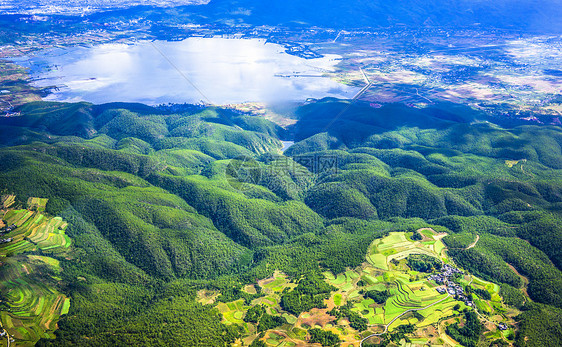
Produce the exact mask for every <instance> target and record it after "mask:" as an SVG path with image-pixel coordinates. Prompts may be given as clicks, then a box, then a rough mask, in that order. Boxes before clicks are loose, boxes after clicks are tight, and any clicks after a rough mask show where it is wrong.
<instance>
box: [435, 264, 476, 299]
mask: <svg viewBox="0 0 562 347" xmlns="http://www.w3.org/2000/svg"><path fill="white" fill-rule="evenodd" d="M462 273H463V272H462V271H461V270H459V269H457V268H456V267H454V266H451V265H449V264H444V265H443V267H442V268H441V272H440V273H437V274H433V275H430V276H429V277H427V279H428V280H429V281H435V283H437V284H441V286H439V287H437V288H435V289H436V290H437V291H438V292H439V293H441V294H445V293H448V294H449V295H451V296H454V297H455V299H457V300H459V301H462V302H464V303H465V304H466V305H467V306H471V307H473V306H474V303H473V302H472V300H470V299H469V298H468V297H467V296H466V295H465V293H464V289H463V288H462V287H461V286H460V285H458V284H457V283H455V282H454V280H453V278H454V277H455V276H457V275H456V274H462Z"/></svg>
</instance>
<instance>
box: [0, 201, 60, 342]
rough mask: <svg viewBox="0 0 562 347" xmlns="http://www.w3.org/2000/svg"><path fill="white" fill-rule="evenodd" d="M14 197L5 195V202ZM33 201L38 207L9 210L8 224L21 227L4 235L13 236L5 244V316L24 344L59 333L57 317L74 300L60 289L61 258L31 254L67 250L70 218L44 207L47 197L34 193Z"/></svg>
mask: <svg viewBox="0 0 562 347" xmlns="http://www.w3.org/2000/svg"><path fill="white" fill-rule="evenodd" d="M3 200H4V198H3ZM11 200H12V199H5V200H4V207H6V201H8V202H10V201H11ZM29 202H30V206H32V208H33V209H34V211H31V210H27V209H19V210H8V211H6V212H5V213H4V215H3V216H2V219H3V220H4V221H6V223H5V224H6V225H16V228H15V230H12V231H10V232H8V233H5V234H3V235H2V236H1V237H2V238H3V239H10V238H11V239H12V241H10V242H5V243H3V244H1V245H0V257H1V262H2V267H1V271H0V292H1V293H2V295H3V297H4V302H3V305H2V307H0V310H1V311H0V320H1V322H2V326H3V327H4V328H5V329H6V330H7V331H8V333H9V334H10V335H11V336H13V338H14V339H15V340H16V344H17V345H18V346H32V345H34V344H35V343H36V342H37V341H38V340H39V339H41V338H54V331H55V330H56V329H57V321H58V320H59V318H60V316H62V315H64V314H67V313H68V311H69V309H70V299H69V298H67V297H66V296H65V295H63V294H62V293H60V292H58V291H57V289H56V287H57V282H58V281H59V280H60V279H59V277H58V274H59V273H60V271H61V268H60V264H59V261H58V260H56V259H54V258H50V257H46V256H40V255H29V254H28V253H29V252H34V251H42V252H43V253H45V252H46V253H56V254H63V253H65V252H67V251H68V250H69V247H70V245H71V240H70V238H69V237H68V236H67V235H66V234H65V229H66V227H67V223H66V222H64V221H63V220H62V219H61V218H59V217H54V218H52V217H49V216H47V215H45V214H43V213H41V212H39V211H41V210H43V209H44V206H45V204H46V203H47V200H46V199H38V198H30V199H29Z"/></svg>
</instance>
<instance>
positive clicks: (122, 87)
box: [17, 37, 359, 105]
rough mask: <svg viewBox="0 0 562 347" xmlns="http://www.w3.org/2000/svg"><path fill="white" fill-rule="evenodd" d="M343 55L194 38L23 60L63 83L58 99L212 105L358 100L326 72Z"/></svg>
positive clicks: (42, 76)
mask: <svg viewBox="0 0 562 347" xmlns="http://www.w3.org/2000/svg"><path fill="white" fill-rule="evenodd" d="M338 58H339V56H337V55H326V56H324V57H322V58H317V59H304V58H300V57H297V56H293V55H290V54H287V53H285V48H284V47H283V46H281V45H277V44H273V43H266V40H264V39H226V38H217V37H215V38H188V39H185V40H183V41H172V42H168V41H154V42H150V41H141V42H138V43H135V44H102V45H96V46H92V47H72V48H60V49H54V50H50V51H47V52H41V53H39V54H37V55H35V56H31V57H25V58H19V59H18V60H17V63H19V64H21V65H24V66H27V67H29V68H30V73H31V75H32V78H33V79H34V82H33V84H34V85H36V86H38V87H47V86H57V87H58V90H56V91H53V93H52V94H50V95H49V96H47V97H46V98H45V99H46V100H53V101H67V102H74V101H88V102H92V103H96V104H99V103H106V102H114V101H122V102H141V103H145V104H149V105H155V104H166V103H198V102H201V101H203V102H206V103H210V104H216V105H224V104H229V103H241V102H252V101H261V102H283V101H301V100H302V101H304V100H306V99H307V98H322V97H326V96H332V97H340V98H351V97H353V95H354V94H355V93H356V92H357V91H358V90H359V88H355V87H350V86H346V85H343V84H340V83H338V82H336V81H334V80H332V79H330V78H328V77H326V76H325V75H324V74H325V73H326V72H329V71H333V69H334V66H335V65H336V64H337V63H338V61H339V60H338Z"/></svg>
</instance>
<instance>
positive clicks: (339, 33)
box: [334, 30, 343, 42]
mask: <svg viewBox="0 0 562 347" xmlns="http://www.w3.org/2000/svg"><path fill="white" fill-rule="evenodd" d="M342 31H343V30H340V31H339V32H338V35H337V36H336V38H335V39H334V42H336V41H337V40H338V38H339V37H340V35H341V33H342Z"/></svg>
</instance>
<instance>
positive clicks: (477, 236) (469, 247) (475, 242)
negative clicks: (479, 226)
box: [465, 234, 480, 250]
mask: <svg viewBox="0 0 562 347" xmlns="http://www.w3.org/2000/svg"><path fill="white" fill-rule="evenodd" d="M478 240H480V235H478V234H476V240H475V241H474V242H473V243H471V244H470V245H468V247H466V248H465V250H466V249H471V248H472V247H474V246H476V244H477V243H478Z"/></svg>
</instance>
